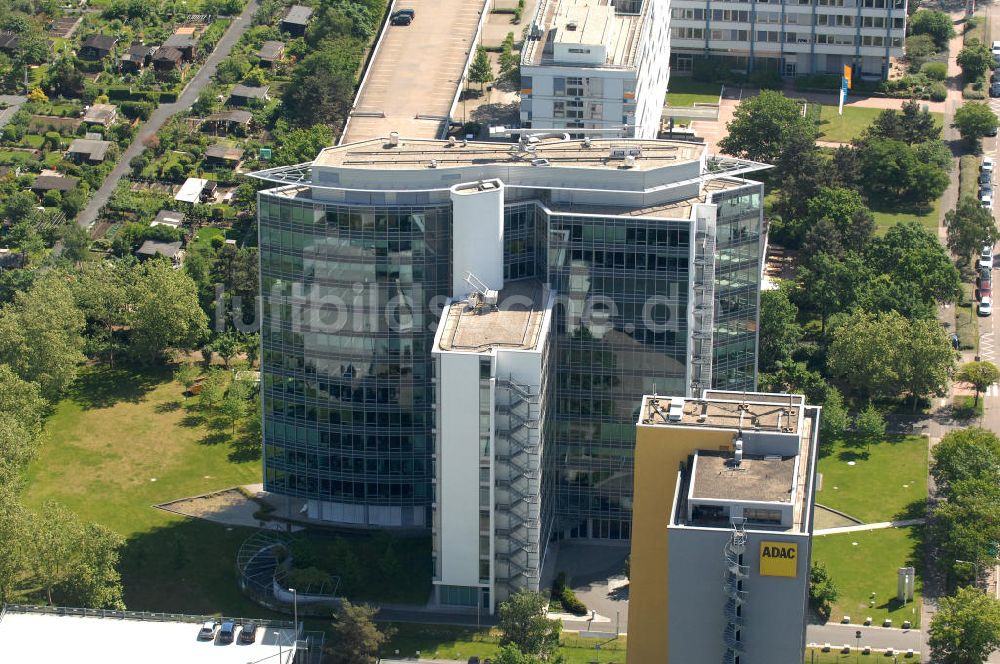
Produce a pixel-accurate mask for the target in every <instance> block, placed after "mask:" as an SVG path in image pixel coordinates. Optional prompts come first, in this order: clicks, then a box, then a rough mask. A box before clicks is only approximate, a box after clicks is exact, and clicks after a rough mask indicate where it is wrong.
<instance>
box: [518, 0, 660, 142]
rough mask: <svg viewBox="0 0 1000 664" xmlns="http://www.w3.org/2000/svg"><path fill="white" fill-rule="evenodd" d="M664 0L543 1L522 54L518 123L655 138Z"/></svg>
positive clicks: (527, 125) (658, 120) (658, 107)
mask: <svg viewBox="0 0 1000 664" xmlns="http://www.w3.org/2000/svg"><path fill="white" fill-rule="evenodd" d="M669 54H670V1H669V0H618V1H617V2H615V1H612V0H542V2H540V4H539V6H538V11H537V13H536V14H535V17H534V19H533V20H532V22H531V25H530V27H529V28H528V34H527V36H526V39H525V42H524V48H523V51H522V55H521V126H522V127H533V128H539V129H548V128H556V129H562V128H567V129H611V130H614V129H621V131H620V132H619V133H608V134H604V135H621V136H635V137H637V138H656V135H657V132H658V131H659V128H660V118H661V115H662V112H663V104H664V101H665V99H666V92H667V81H668V79H669V77H670V68H669V64H668V61H669Z"/></svg>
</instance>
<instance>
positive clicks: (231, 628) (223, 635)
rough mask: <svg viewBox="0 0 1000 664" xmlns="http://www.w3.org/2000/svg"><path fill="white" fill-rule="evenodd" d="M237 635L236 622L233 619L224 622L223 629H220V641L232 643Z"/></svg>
mask: <svg viewBox="0 0 1000 664" xmlns="http://www.w3.org/2000/svg"><path fill="white" fill-rule="evenodd" d="M235 636H236V624H235V623H234V622H233V621H232V620H227V621H226V622H224V623H222V629H220V630H219V643H232V642H233V638H234V637H235Z"/></svg>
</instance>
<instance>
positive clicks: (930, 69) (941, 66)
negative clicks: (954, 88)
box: [920, 62, 948, 81]
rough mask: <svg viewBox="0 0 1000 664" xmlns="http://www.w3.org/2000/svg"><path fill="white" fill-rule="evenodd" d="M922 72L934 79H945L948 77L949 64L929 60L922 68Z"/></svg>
mask: <svg viewBox="0 0 1000 664" xmlns="http://www.w3.org/2000/svg"><path fill="white" fill-rule="evenodd" d="M920 73H921V74H923V75H925V76H926V77H927V78H929V79H931V80H932V81H943V80H944V79H946V78H948V65H946V64H945V63H943V62H927V63H924V66H923V67H921V68H920Z"/></svg>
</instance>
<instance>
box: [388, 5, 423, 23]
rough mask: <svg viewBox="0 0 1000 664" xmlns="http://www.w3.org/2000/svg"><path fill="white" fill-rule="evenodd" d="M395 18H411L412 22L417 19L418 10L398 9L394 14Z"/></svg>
mask: <svg viewBox="0 0 1000 664" xmlns="http://www.w3.org/2000/svg"><path fill="white" fill-rule="evenodd" d="M392 16H393V18H395V17H397V16H409V17H410V20H411V21H413V20H415V19H416V18H417V10H416V9H410V8H409V7H407V8H405V9H398V10H396V11H394V12H393V13H392Z"/></svg>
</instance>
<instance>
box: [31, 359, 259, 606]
mask: <svg viewBox="0 0 1000 664" xmlns="http://www.w3.org/2000/svg"><path fill="white" fill-rule="evenodd" d="M182 391H183V387H182V386H181V385H180V384H179V383H177V382H175V381H173V380H172V379H171V377H170V373H169V371H168V370H167V369H163V368H160V369H154V370H145V371H143V372H138V371H134V370H132V369H129V368H117V369H109V368H106V367H100V368H94V369H87V370H85V371H84V373H83V374H82V375H81V376H80V378H79V379H78V380H77V382H76V383H75V384H74V385H73V387H72V389H71V392H70V394H69V395H68V396H67V397H66V398H65V399H63V400H62V401H61V402H59V404H57V406H56V408H55V412H54V413H53V414H52V416H51V417H50V418H49V420H48V422H47V423H46V427H45V432H46V439H45V443H44V445H43V447H42V449H41V452H40V454H39V457H38V459H37V460H36V461H35V462H34V463H33V464H32V465H31V466H30V468H29V471H28V488H27V490H26V495H25V500H26V502H27V503H28V504H29V505H33V506H37V505H40V504H41V503H42V502H43V501H45V500H47V499H50V498H52V499H56V500H58V501H60V502H62V503H63V504H65V505H67V506H68V507H70V508H71V509H73V510H74V511H75V512H77V513H78V514H79V515H80V516H81V517H83V518H84V519H87V520H89V521H94V522H97V523H101V524H104V525H106V526H108V527H110V528H112V529H113V530H115V531H117V532H119V533H121V534H122V535H123V536H125V537H126V538H127V540H128V543H127V546H126V548H125V551H124V553H123V560H122V571H123V576H124V581H125V602H126V604H127V606H128V607H129V608H130V609H136V610H157V611H183V612H185V613H220V612H221V613H230V614H238V615H259V614H260V613H261V609H260V608H259V607H257V606H256V605H255V604H252V603H251V602H250V600H248V599H246V598H245V597H244V596H243V595H242V594H241V593H240V591H239V590H238V588H237V586H236V574H235V569H234V560H235V555H236V551H237V549H238V547H239V544H240V542H241V541H242V540H243V539H245V538H246V537H248V536H249V535H250V534H251V533H252V532H253V531H252V530H250V529H243V528H228V527H225V526H221V525H216V524H212V523H208V522H205V521H196V520H193V519H185V518H182V517H177V516H174V515H170V514H168V513H166V512H163V511H161V510H157V509H154V508H153V507H152V505H154V504H157V503H162V502H165V501H168V500H171V499H174V498H182V497H185V496H193V495H197V494H201V493H205V492H208V491H213V490H217V489H221V488H226V487H231V486H235V485H238V484H247V483H252V482H259V481H260V472H261V471H260V460H259V448H258V449H254V448H253V446H247V445H246V444H245V441H240V440H238V437H239V434H237V438H234V437H233V436H232V435H231V433H230V432H231V429H230V426H229V424H228V422H225V421H223V420H221V419H219V418H205V417H203V416H202V415H201V414H200V413H199V412H197V411H195V410H192V411H190V412H189V411H188V409H187V408H185V405H186V404H185V401H184V397H183V396H182ZM192 403H193V400H192Z"/></svg>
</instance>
